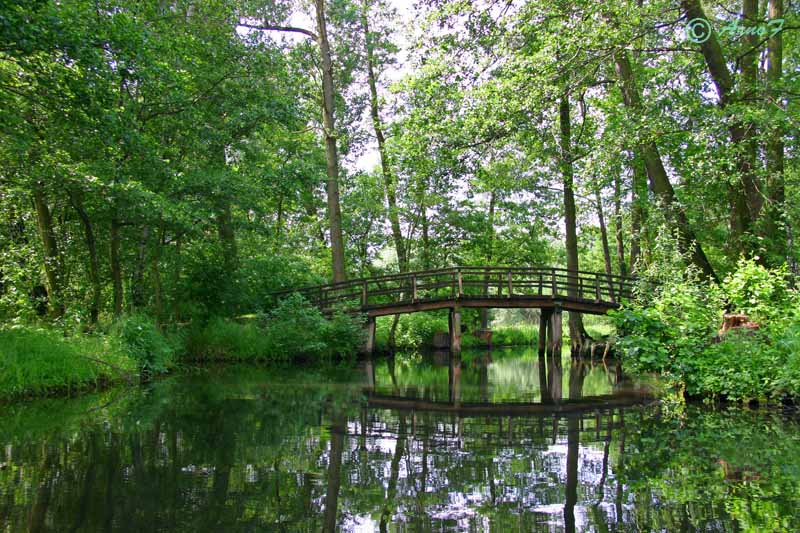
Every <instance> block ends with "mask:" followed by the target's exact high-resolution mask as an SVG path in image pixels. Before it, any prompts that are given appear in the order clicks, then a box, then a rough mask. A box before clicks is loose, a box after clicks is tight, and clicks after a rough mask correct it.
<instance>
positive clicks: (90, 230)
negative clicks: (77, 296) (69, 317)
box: [68, 188, 102, 325]
mask: <svg viewBox="0 0 800 533" xmlns="http://www.w3.org/2000/svg"><path fill="white" fill-rule="evenodd" d="M68 192H69V198H70V203H72V208H73V209H75V212H76V213H77V214H78V218H79V219H80V220H81V226H83V236H84V240H85V241H86V250H87V251H88V252H89V282H90V283H91V284H92V300H91V303H90V304H89V324H91V325H94V324H96V323H97V318H98V315H99V313H100V304H101V299H102V289H101V286H100V260H99V258H98V255H97V239H96V238H95V235H94V225H93V224H92V220H91V218H89V214H88V213H87V212H86V209H85V208H84V205H83V192H82V191H80V190H78V189H74V188H70V189H69V191H68Z"/></svg>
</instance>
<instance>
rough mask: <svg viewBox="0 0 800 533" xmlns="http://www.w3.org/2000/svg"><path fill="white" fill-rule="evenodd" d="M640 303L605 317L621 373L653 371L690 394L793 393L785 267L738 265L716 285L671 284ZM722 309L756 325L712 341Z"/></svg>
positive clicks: (793, 340)
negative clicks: (613, 330) (612, 327)
mask: <svg viewBox="0 0 800 533" xmlns="http://www.w3.org/2000/svg"><path fill="white" fill-rule="evenodd" d="M641 300H643V301H646V302H647V303H646V304H645V303H634V304H632V305H629V306H627V307H626V308H624V309H622V310H620V311H617V312H615V313H612V316H613V319H614V321H615V323H616V325H617V330H618V332H619V334H620V336H621V337H620V339H619V340H618V341H617V343H618V344H617V345H618V347H619V348H620V351H621V352H622V354H623V358H624V364H625V366H626V369H627V370H628V371H629V372H633V373H659V374H661V375H662V376H663V377H664V378H665V379H666V381H667V383H668V384H669V385H671V386H673V387H675V388H677V389H682V390H685V392H686V393H687V394H689V395H691V396H703V397H712V398H724V399H729V400H736V401H748V400H754V399H777V398H781V397H784V396H792V397H798V396H800V311H799V310H798V307H800V300H799V299H798V294H797V291H795V290H792V289H790V288H789V287H788V284H787V275H786V271H785V269H783V268H782V269H776V270H768V269H766V268H764V267H762V266H760V265H758V264H756V263H755V262H754V261H752V260H743V261H741V262H740V263H739V265H738V268H737V270H736V271H735V272H733V273H731V274H730V275H728V276H727V277H726V278H725V280H724V282H723V283H722V284H721V286H719V287H717V286H716V285H714V284H711V283H708V282H702V281H699V280H698V279H697V278H696V277H690V279H688V280H686V281H679V280H674V279H672V280H667V281H666V282H664V283H663V284H662V285H660V286H659V287H658V288H657V289H656V290H655V291H654V292H653V293H651V294H648V295H647V296H646V298H643V299H641ZM726 309H727V310H730V311H733V312H736V313H745V314H747V315H748V316H750V318H751V319H752V320H755V321H757V322H759V323H760V326H761V327H760V328H759V329H758V330H755V331H753V330H747V331H739V330H732V331H729V332H726V333H725V334H723V335H722V336H721V338H720V337H718V336H717V332H718V329H719V327H720V325H721V323H722V315H723V314H724V313H725V312H726Z"/></svg>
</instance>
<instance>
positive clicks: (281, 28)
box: [237, 22, 317, 41]
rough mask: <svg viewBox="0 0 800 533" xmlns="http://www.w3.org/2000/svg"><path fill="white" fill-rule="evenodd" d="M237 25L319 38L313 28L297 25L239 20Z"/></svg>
mask: <svg viewBox="0 0 800 533" xmlns="http://www.w3.org/2000/svg"><path fill="white" fill-rule="evenodd" d="M237 26H241V27H243V28H250V29H251V30H260V31H283V32H289V33H302V34H303V35H306V36H308V37H311V38H312V39H314V40H315V41H316V40H317V34H316V33H314V32H313V31H311V30H307V29H305V28H298V27H296V26H275V25H272V24H245V23H244V22H239V23H238V24H237Z"/></svg>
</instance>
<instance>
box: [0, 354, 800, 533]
mask: <svg viewBox="0 0 800 533" xmlns="http://www.w3.org/2000/svg"><path fill="white" fill-rule="evenodd" d="M558 363H560V364H558ZM545 366H546V365H545ZM645 392H646V391H643V390H642V388H641V387H640V386H639V385H637V384H633V383H627V382H625V381H624V380H622V379H621V374H620V372H619V369H618V368H617V367H615V366H613V365H610V366H608V367H606V366H604V365H602V364H597V365H595V366H590V365H588V364H580V363H577V364H571V363H570V361H569V360H568V359H565V360H563V361H553V362H552V363H551V364H550V368H549V371H547V370H545V369H542V370H540V361H539V360H538V357H537V356H536V355H535V354H534V353H532V352H530V351H522V350H513V351H505V352H498V351H495V352H494V353H493V354H492V355H491V356H489V355H487V354H468V355H465V356H464V357H463V358H462V359H461V361H460V362H454V361H450V360H448V358H447V357H446V356H433V357H428V358H419V357H409V358H397V359H396V360H395V361H394V362H393V363H392V362H389V361H386V360H376V361H375V362H374V363H373V364H372V365H369V364H365V365H362V366H361V367H359V369H358V370H355V371H354V370H339V371H331V372H320V371H313V370H308V369H300V370H292V371H275V370H266V369H259V368H254V367H226V368H222V367H219V368H217V367H214V368H206V369H200V370H197V371H195V372H192V373H190V374H189V375H181V376H174V377H170V378H167V379H163V380H160V381H158V382H156V383H153V384H151V385H150V386H148V387H144V388H141V389H136V390H131V389H126V388H120V389H115V390H110V391H107V392H104V393H102V394H96V395H87V396H83V397H79V398H73V399H51V400H42V401H36V402H28V403H24V404H14V405H5V406H2V407H1V408H2V412H0V531H8V532H17V531H320V530H324V529H325V528H326V527H329V528H330V527H335V528H336V529H340V530H343V531H380V530H386V531H484V530H486V531H488V530H491V531H597V532H605V531H634V530H635V531H653V530H655V531H697V530H704V531H780V530H786V531H792V530H797V529H800V516H798V515H799V514H800V512H798V510H797V509H798V504H799V503H800V431H798V429H800V426H798V419H797V418H796V417H794V416H791V415H789V414H785V413H781V412H778V411H765V410H761V411H750V410H745V409H741V408H739V409H733V410H725V411H719V410H716V411H715V410H711V409H709V408H702V407H689V408H687V409H686V411H685V412H683V413H669V414H667V413H666V412H665V409H664V407H663V406H659V405H656V404H653V403H650V402H648V401H647V399H646V394H645Z"/></svg>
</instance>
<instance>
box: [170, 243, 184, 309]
mask: <svg viewBox="0 0 800 533" xmlns="http://www.w3.org/2000/svg"><path fill="white" fill-rule="evenodd" d="M182 240H183V235H181V234H178V235H176V236H175V266H174V267H173V268H174V271H173V273H172V290H173V291H174V294H173V295H172V320H174V321H175V322H180V321H181V298H180V296H181V295H180V282H181V259H182V256H181V241H182Z"/></svg>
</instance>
